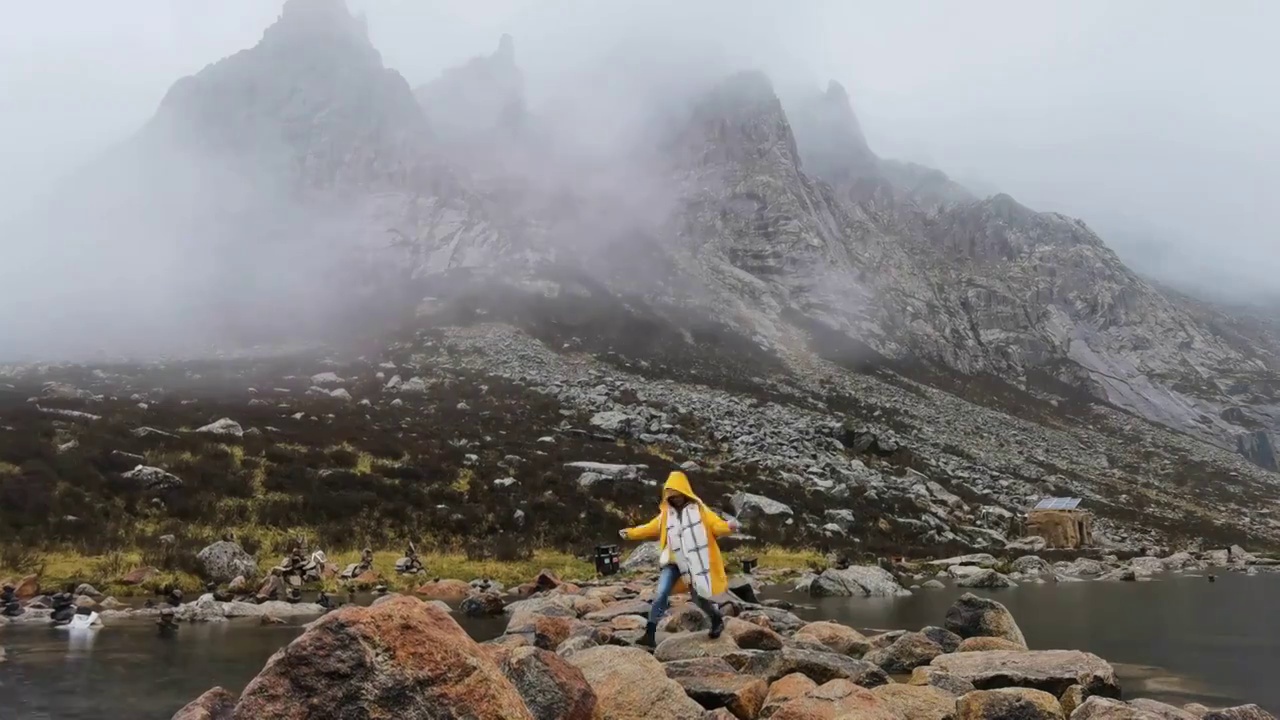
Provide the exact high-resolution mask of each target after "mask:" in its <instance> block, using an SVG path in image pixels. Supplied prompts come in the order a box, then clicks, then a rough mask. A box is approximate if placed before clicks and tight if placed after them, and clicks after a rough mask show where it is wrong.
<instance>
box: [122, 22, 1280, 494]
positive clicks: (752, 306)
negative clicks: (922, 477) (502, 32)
mask: <svg viewBox="0 0 1280 720" xmlns="http://www.w3.org/2000/svg"><path fill="white" fill-rule="evenodd" d="M672 106H673V107H676V108H677V110H676V111H671V110H670V108H668V109H667V112H666V113H665V115H664V117H665V118H666V119H665V120H664V124H663V125H662V127H659V128H649V129H648V130H649V131H648V132H646V133H642V136H641V137H638V138H635V144H636V146H637V148H638V149H637V150H636V151H635V152H634V153H632V154H625V153H624V154H620V156H619V157H618V158H610V161H611V162H610V163H608V164H597V165H591V164H590V163H587V162H579V163H576V164H575V162H571V161H569V160H566V159H564V157H562V154H559V153H557V152H556V150H555V149H554V148H550V149H549V148H547V147H545V143H544V142H543V139H544V138H542V137H541V136H539V135H538V134H537V133H536V132H534V131H533V130H532V129H533V128H536V127H537V126H538V122H540V119H539V118H537V117H535V116H534V115H533V114H532V113H531V112H530V110H529V109H528V107H527V106H526V103H525V96H524V84H523V78H522V76H521V72H520V69H519V67H518V65H517V63H516V57H515V51H514V42H513V41H512V40H511V39H510V38H509V37H504V38H503V39H502V40H501V41H500V42H499V46H498V48H497V50H496V51H495V52H494V53H493V54H491V55H489V56H486V57H480V58H475V59H473V60H471V61H469V62H467V63H466V64H464V65H462V66H460V67H458V68H454V69H451V70H449V71H447V72H446V73H444V75H442V76H441V77H440V78H439V79H438V80H436V81H433V82H431V83H428V84H427V85H425V86H423V87H421V88H418V89H417V91H416V92H414V91H411V90H410V88H409V86H408V84H407V83H406V82H405V81H404V79H403V78H402V77H401V76H400V75H399V74H398V73H396V72H395V71H394V70H391V69H388V68H386V67H385V66H384V65H383V64H382V59H381V56H380V55H379V53H378V51H377V50H376V49H375V48H374V47H373V46H372V44H371V43H370V42H369V38H368V33H367V29H366V28H365V26H364V24H363V22H362V21H361V20H358V19H356V18H354V17H352V16H351V14H350V13H349V12H348V10H347V9H346V7H345V5H344V3H343V2H341V0H290V1H289V2H288V3H286V4H285V6H284V10H283V12H282V15H281V17H280V19H279V21H278V22H277V23H276V24H275V25H273V26H272V27H270V28H268V29H267V30H266V32H265V33H264V35H263V38H262V40H261V42H259V43H258V44H257V45H256V46H254V47H253V48H250V49H248V50H245V51H242V52H240V53H237V54H236V55H233V56H231V57H229V58H226V59H224V60H222V61H220V62H217V63H214V64H212V65H210V66H209V67H207V68H205V69H204V70H202V71H201V72H199V73H197V74H196V75H193V76H191V77H189V78H185V79H183V80H180V81H179V82H177V83H176V84H175V85H174V86H173V88H172V89H171V91H170V92H169V94H168V95H167V96H166V98H165V99H164V102H163V103H162V105H161V107H160V109H159V112H158V113H157V114H156V117H155V118H154V120H153V121H152V123H151V124H150V125H148V127H147V128H145V129H144V131H143V132H142V133H141V134H140V136H139V138H137V139H136V140H137V142H136V143H135V144H134V145H132V146H130V147H129V148H126V149H125V152H132V153H134V154H135V155H139V156H148V157H151V156H152V155H154V156H156V157H159V158H160V159H153V160H150V161H148V162H151V163H156V164H159V167H161V168H162V169H167V168H171V167H173V166H175V165H181V166H182V167H183V168H184V170H183V172H195V173H197V174H201V176H202V177H203V176H208V175H212V174H214V170H212V169H211V168H216V169H217V171H218V172H226V173H228V174H229V175H230V176H232V177H233V178H235V179H236V180H237V181H238V183H239V184H237V183H227V184H226V186H227V187H242V186H243V182H242V181H243V179H244V178H245V177H250V178H252V179H253V181H254V182H255V183H257V184H260V185H262V186H268V187H270V188H271V190H272V191H271V192H270V193H265V194H266V195H268V196H270V197H271V198H273V199H276V198H279V197H280V196H281V195H282V194H283V195H284V196H287V197H288V198H290V200H291V201H296V202H297V203H299V206H298V212H299V214H300V215H302V216H308V217H310V216H312V215H314V216H315V217H317V218H321V219H323V222H322V223H321V222H315V227H316V228H320V227H321V226H322V227H323V235H322V237H324V239H325V244H324V249H325V251H326V252H329V251H333V250H334V248H337V249H338V250H337V251H336V252H337V257H338V258H340V259H339V260H337V261H335V262H333V265H334V266H336V267H337V268H339V269H346V268H350V267H361V268H365V269H367V270H368V271H369V272H370V273H372V277H376V278H377V279H376V281H373V282H370V283H367V284H369V285H371V286H372V287H373V288H374V289H376V288H378V287H382V286H385V285H387V284H389V283H392V282H411V283H415V284H414V285H412V286H411V287H412V288H414V290H415V291H418V292H419V297H421V296H422V295H429V296H433V297H434V296H436V295H437V294H439V293H438V292H437V291H438V290H440V289H441V288H442V287H443V286H444V283H443V281H442V280H441V278H444V277H446V276H451V277H452V276H453V275H456V274H457V273H459V272H469V273H474V274H475V276H477V277H483V278H486V279H485V282H490V283H492V282H496V283H499V284H503V283H506V284H513V285H519V286H520V287H523V288H525V289H528V288H534V289H535V292H536V293H539V294H540V295H541V296H542V297H544V298H550V297H572V295H573V293H572V292H571V291H569V290H566V287H567V286H563V285H559V284H557V283H556V282H552V281H551V280H549V279H548V277H549V275H550V274H552V271H554V272H555V273H563V272H565V271H572V272H576V273H579V276H580V277H585V278H588V279H589V280H590V281H591V283H594V284H595V285H596V286H599V287H602V288H604V289H605V290H606V291H608V292H611V293H613V294H614V295H615V296H616V297H617V298H620V299H621V300H620V302H623V303H624V304H625V303H627V302H630V301H631V300H632V299H641V300H643V301H644V302H646V303H648V304H650V305H651V306H652V307H653V308H655V309H656V312H658V313H659V314H661V313H667V314H668V315H673V316H674V315H681V316H690V315H698V316H701V317H707V318H714V319H715V321H716V322H719V323H723V324H725V325H726V326H728V327H729V328H732V330H733V331H734V332H736V333H737V334H739V335H741V336H742V337H744V338H748V339H750V342H752V343H753V344H754V345H756V346H758V347H761V348H765V349H767V350H769V351H770V352H777V353H778V354H780V355H786V356H787V358H788V359H789V361H790V362H792V363H793V364H795V363H799V364H803V365H806V366H807V365H809V364H812V363H814V362H817V361H818V355H820V354H822V353H820V352H819V350H820V348H818V347H817V346H818V345H820V344H823V343H820V342H817V335H821V336H822V337H823V338H825V340H824V342H825V343H826V344H828V345H830V344H832V343H833V342H834V343H835V344H839V345H842V346H847V348H846V349H848V348H852V347H856V348H858V350H857V354H859V355H860V356H861V357H862V358H863V359H871V360H874V362H878V363H879V362H882V363H899V364H923V365H928V366H930V367H936V368H940V369H941V370H942V371H945V372H948V373H953V374H959V375H960V376H962V377H970V378H972V377H980V376H994V377H996V378H999V379H1000V380H1002V381H1004V382H1007V383H1009V384H1010V385H1012V386H1013V387H1014V388H1017V389H1018V390H1019V391H1021V392H1025V393H1028V394H1029V396H1034V397H1040V396H1039V395H1036V393H1040V394H1041V395H1044V394H1046V393H1049V394H1052V393H1057V394H1058V395H1064V394H1075V393H1080V394H1084V395H1086V396H1088V397H1089V398H1091V399H1092V400H1093V401H1094V402H1096V403H1098V404H1100V405H1104V404H1105V405H1110V406H1112V407H1113V408H1116V409H1119V410H1122V411H1125V412H1128V413H1132V414H1133V415H1136V416H1138V417H1140V418H1144V419H1146V420H1149V421H1152V422H1155V423H1159V424H1161V425H1164V426H1167V427H1169V428H1172V429H1174V430H1177V431H1180V432H1182V433H1186V434H1188V435H1190V436H1193V437H1195V438H1198V439H1200V440H1202V441H1205V442H1209V443H1212V444H1213V445H1215V446H1217V447H1218V448H1223V449H1227V450H1230V451H1235V452H1239V453H1240V454H1242V455H1244V456H1245V457H1247V458H1249V459H1250V460H1251V461H1253V462H1255V463H1257V464H1258V465H1260V466H1262V467H1267V468H1272V469H1274V468H1275V466H1276V458H1275V449H1274V438H1275V437H1276V435H1277V433H1278V432H1280V396H1278V395H1277V393H1278V392H1280V380H1278V379H1277V378H1278V376H1277V370H1278V369H1280V361H1278V360H1277V358H1280V341H1278V340H1277V335H1276V332H1275V330H1274V328H1269V327H1267V326H1266V325H1264V324H1248V323H1245V322H1243V321H1240V320H1239V319H1237V318H1233V317H1232V316H1229V315H1227V314H1225V313H1224V312H1222V311H1220V310H1217V309H1215V308H1212V307H1209V306H1207V305H1204V304H1202V303H1198V302H1197V301H1194V300H1191V299H1188V298H1183V297H1179V296H1174V295H1172V294H1168V293H1166V292H1164V291H1162V290H1161V289H1158V288H1156V287H1154V286H1152V285H1151V284H1149V283H1147V282H1146V281H1144V280H1143V279H1141V278H1140V277H1138V276H1137V275H1135V274H1134V273H1133V272H1131V271H1130V270H1129V269H1128V268H1126V267H1125V266H1124V264H1123V263H1122V262H1121V261H1120V260H1119V259H1118V258H1117V256H1116V255H1115V253H1113V252H1112V251H1111V250H1110V249H1108V248H1107V246H1106V245H1105V243H1104V242H1103V241H1102V240H1101V239H1100V238H1099V237H1098V236H1097V235H1095V234H1094V233H1093V232H1092V231H1091V230H1090V229H1089V228H1088V227H1087V226H1086V225H1085V224H1084V223H1082V222H1081V221H1079V220H1075V219H1071V218H1067V217H1064V216H1061V215H1057V214H1053V213H1040V212H1036V211H1034V210H1031V209H1029V208H1027V207H1024V206H1022V205H1020V204H1019V203H1017V201H1015V200H1014V199H1013V198H1010V197H1009V196H1007V195H995V196H993V197H989V198H986V199H982V200H978V199H976V198H974V197H973V196H972V194H971V193H970V192H969V191H968V190H966V189H965V188H963V187H962V186H960V185H959V184H957V183H955V182H953V181H951V180H950V179H949V178H947V177H946V176H945V175H944V174H943V173H941V172H940V171H936V170H932V169H930V168H924V167H921V166H917V165H912V164H909V163H902V162H897V161H893V160H888V159H882V158H879V157H878V156H876V155H875V153H874V152H873V151H872V150H871V148H870V146H869V145H868V143H867V141H866V138H865V137H864V135H863V133H862V130H861V128H860V126H859V124H858V121H857V117H856V115H855V113H854V110H853V108H852V106H851V104H850V102H849V98H848V95H847V93H846V92H845V90H844V89H843V88H842V87H840V86H839V85H838V84H835V83H833V84H832V85H830V86H829V87H828V88H827V90H826V91H825V92H823V93H814V94H813V95H812V96H811V97H809V98H807V99H802V101H800V102H797V103H794V104H792V105H790V106H788V107H784V105H783V103H782V102H781V101H780V100H779V98H778V96H777V95H776V93H775V92H774V89H773V87H772V85H771V83H770V81H769V79H768V78H767V77H765V76H764V75H762V74H760V73H758V72H742V73H738V74H735V75H732V76H730V77H727V78H724V79H723V80H722V81H720V82H718V83H716V84H714V85H713V86H712V87H710V88H707V89H706V90H705V92H703V93H702V94H701V95H700V96H699V97H697V98H695V99H694V100H693V101H692V102H689V103H688V104H681V103H674V102H673V103H672ZM159 146H163V147H164V148H165V150H166V152H165V153H157V152H155V151H156V148H157V147H159ZM175 148H176V149H177V150H178V152H176V153H175V152H172V151H173V150H174V149H175ZM495 149H496V150H495ZM486 150H487V152H486ZM149 154H150V155H149ZM166 163H167V165H166ZM141 164H144V165H145V164H147V163H141ZM601 165H604V166H603V167H602V166H601ZM193 167H194V168H197V170H194V171H193V170H191V168H193ZM155 174H156V175H157V176H159V177H162V178H166V179H170V178H171V177H172V173H168V172H156V173H155ZM247 195H248V197H247V198H246V199H244V200H243V203H244V204H245V205H246V206H247V207H248V208H249V210H247V211H245V212H243V213H241V214H240V215H239V216H238V217H239V218H240V222H242V223H245V224H247V225H253V226H254V227H257V226H258V225H259V224H258V223H255V222H254V218H255V217H258V215H257V214H255V212H257V213H259V214H266V212H267V209H266V208H255V207H254V205H253V203H254V200H253V195H254V193H248V194H247ZM144 197H145V195H144ZM220 202H229V201H227V200H225V198H224V199H222V200H220ZM224 215H226V213H217V212H213V211H212V210H210V211H209V217H210V218H211V219H210V220H209V225H210V226H211V227H216V226H217V223H225V222H226V221H225V220H224V219H222V218H223V216H224ZM224 229H225V228H224ZM233 229H234V228H233ZM316 232H317V233H319V232H320V230H318V229H317V230H316ZM204 234H205V235H209V234H218V233H211V232H210V231H206V232H205V233H204ZM221 235H224V236H229V237H237V238H240V237H242V236H244V235H245V233H243V232H239V231H234V232H233V231H232V230H231V229H228V230H227V231H226V232H224V233H221ZM303 235H304V236H306V238H307V240H308V241H311V242H314V237H315V235H314V234H312V233H310V232H308V233H303ZM299 247H307V246H306V245H305V243H304V244H303V245H301V246H299ZM315 247H317V248H318V247H319V246H315ZM353 263H354V264H353ZM353 282H354V281H353ZM424 288H425V289H424ZM849 352H853V351H852V350H850V351H849ZM797 358H799V359H797Z"/></svg>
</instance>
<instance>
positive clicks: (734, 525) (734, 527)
mask: <svg viewBox="0 0 1280 720" xmlns="http://www.w3.org/2000/svg"><path fill="white" fill-rule="evenodd" d="M741 529H742V523H740V522H738V521H737V520H730V521H729V532H738V531H739V530H741Z"/></svg>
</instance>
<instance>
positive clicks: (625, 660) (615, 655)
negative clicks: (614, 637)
mask: <svg viewBox="0 0 1280 720" xmlns="http://www.w3.org/2000/svg"><path fill="white" fill-rule="evenodd" d="M567 659H568V661H569V662H570V663H571V664H573V665H575V666H577V668H578V669H579V670H581V671H582V674H583V676H584V677H586V679H587V682H588V683H590V685H591V688H592V689H593V690H595V693H596V699H597V706H598V707H599V709H600V713H601V715H602V716H603V717H605V718H609V719H610V720H646V719H647V718H659V717H660V718H670V719H671V720H698V719H699V718H701V717H702V714H703V708H702V706H701V705H699V704H698V703H697V702H695V701H694V700H693V699H691V698H690V697H689V696H688V695H686V694H685V692H684V688H682V687H680V684H679V683H677V682H676V681H675V680H672V679H670V678H668V677H667V674H666V671H665V670H664V669H663V667H662V663H660V662H658V661H657V660H655V659H654V658H653V656H652V655H650V654H649V653H647V652H645V651H643V650H641V649H639V648H629V647H619V646H616V645H602V646H600V647H593V648H587V649H586V650H579V651H578V652H575V653H574V654H573V655H571V656H569V657H568V658H567Z"/></svg>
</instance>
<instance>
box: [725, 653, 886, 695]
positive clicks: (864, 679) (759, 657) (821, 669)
mask: <svg viewBox="0 0 1280 720" xmlns="http://www.w3.org/2000/svg"><path fill="white" fill-rule="evenodd" d="M731 664H732V663H731ZM738 671H739V672H741V673H743V674H745V675H758V676H760V677H763V678H765V679H767V680H768V681H769V682H775V681H777V680H778V679H779V678H782V677H784V676H787V675H790V674H791V673H800V674H802V675H806V676H808V678H809V679H810V680H813V681H814V682H815V683H824V682H827V681H828V680H835V679H845V680H851V681H853V682H855V683H857V684H858V685H861V686H862V687H865V688H872V687H875V686H877V685H884V684H885V683H887V682H889V676H888V675H886V674H885V672H884V670H881V669H880V668H879V667H878V666H876V665H874V664H872V663H869V662H867V661H865V660H855V659H854V658H851V657H849V656H847V655H839V654H836V653H831V652H816V651H814V650H797V649H795V648H789V647H784V648H782V649H781V650H771V651H766V652H760V653H755V654H753V655H750V656H748V657H747V658H746V662H745V663H743V664H742V666H741V667H738Z"/></svg>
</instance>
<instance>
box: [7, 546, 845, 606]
mask: <svg viewBox="0 0 1280 720" xmlns="http://www.w3.org/2000/svg"><path fill="white" fill-rule="evenodd" d="M36 555H37V558H38V559H37V562H38V565H37V566H36V567H34V568H33V567H30V566H28V567H26V568H7V567H2V566H0V578H16V577H20V576H22V575H25V574H28V573H33V572H34V573H38V574H39V576H40V581H41V585H42V587H44V588H46V589H49V588H61V587H63V586H65V585H67V584H77V585H78V584H79V583H84V582H87V583H89V584H91V585H93V586H94V587H95V588H97V589H98V590H100V591H101V592H103V593H106V594H108V595H112V596H115V597H130V596H137V595H150V594H152V593H154V592H156V591H159V590H162V589H164V588H169V587H176V588H179V589H181V590H183V591H184V592H196V591H199V590H200V589H201V588H203V586H204V582H203V581H202V580H201V579H200V578H199V577H197V576H196V575H195V574H193V573H190V572H184V571H161V572H160V573H159V574H158V575H156V576H155V577H154V578H152V579H151V580H149V581H147V582H145V583H143V584H141V585H123V584H121V583H119V582H118V580H119V578H120V577H121V576H123V575H124V574H125V573H127V572H129V571H130V570H132V569H134V568H137V567H140V566H142V565H144V564H145V562H144V558H145V557H146V553H144V552H142V551H139V550H129V551H122V552H113V553H108V554H105V555H82V554H80V553H76V552H72V551H52V552H41V553H37V554H36ZM402 555H403V552H400V551H395V550H375V551H374V555H373V570H374V572H375V573H376V574H378V575H379V576H380V577H381V578H383V579H384V580H385V582H386V584H387V586H388V588H390V589H391V590H394V591H400V592H412V591H413V590H414V589H415V588H417V587H419V586H421V585H422V584H423V583H425V582H428V581H430V580H432V579H433V578H437V577H439V578H454V579H459V580H468V581H469V580H472V579H475V578H488V579H492V580H497V581H498V582H500V583H502V584H503V585H506V586H508V587H513V586H515V585H519V584H521V583H525V582H528V581H530V580H532V579H533V578H534V577H536V576H537V574H538V573H539V572H541V571H542V570H550V571H551V572H553V573H555V574H556V575H557V576H559V577H561V578H564V579H573V580H589V579H591V578H594V577H595V576H596V570H595V565H594V563H592V562H588V561H587V560H586V559H583V558H580V557H576V556H574V555H571V554H568V553H565V552H559V551H555V550H536V551H534V552H533V554H532V555H531V556H530V557H528V558H525V559H521V560H493V559H475V558H469V557H467V556H466V555H465V554H462V553H457V552H447V551H426V552H419V554H418V557H419V558H420V559H421V560H422V563H423V565H424V566H425V567H426V572H425V573H422V574H419V575H413V576H401V575H397V574H396V572H395V563H396V560H398V559H399V558H400V557H401V556H402ZM746 558H754V559H756V561H757V562H758V565H757V567H758V568H759V569H762V570H765V569H767V570H781V571H794V572H795V573H800V572H803V571H805V570H809V569H820V568H821V567H823V566H824V565H825V562H826V561H825V560H824V559H823V557H822V555H821V554H820V553H818V552H816V551H811V550H788V549H785V548H779V547H761V548H751V549H745V548H744V549H739V550H736V551H732V552H726V553H725V555H724V561H725V565H726V568H727V569H728V572H729V574H730V575H733V574H735V572H736V571H737V570H738V569H739V568H740V567H741V564H742V560H743V559H746ZM359 559H360V552H359V551H356V550H351V551H345V552H339V553H332V554H329V561H330V562H332V563H334V564H335V565H337V566H338V567H339V568H342V567H345V566H346V565H347V564H348V563H354V562H357V561H358V560H359ZM276 562H277V560H276V559H274V558H271V559H268V558H261V559H260V560H259V569H260V571H261V574H263V575H265V574H266V573H267V572H269V571H270V569H271V567H272V566H273V565H274V564H275V563H276ZM342 588H343V583H342V582H341V581H339V580H336V579H331V580H326V581H324V582H322V583H321V584H320V585H319V586H318V587H317V588H315V589H321V590H325V591H326V592H336V591H339V590H341V589H342Z"/></svg>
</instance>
